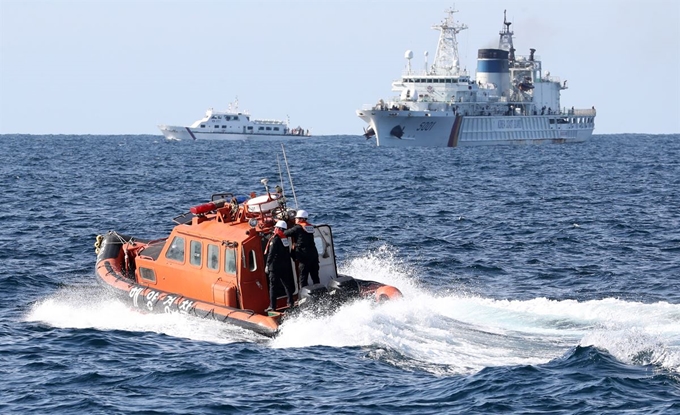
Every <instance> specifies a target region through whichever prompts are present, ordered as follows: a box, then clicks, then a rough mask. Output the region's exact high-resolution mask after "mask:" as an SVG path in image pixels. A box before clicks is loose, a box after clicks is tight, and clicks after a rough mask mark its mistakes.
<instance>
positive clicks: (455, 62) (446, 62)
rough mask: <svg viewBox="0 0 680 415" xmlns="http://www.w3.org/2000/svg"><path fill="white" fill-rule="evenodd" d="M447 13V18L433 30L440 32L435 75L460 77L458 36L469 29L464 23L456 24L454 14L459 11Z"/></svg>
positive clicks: (434, 64) (434, 69)
mask: <svg viewBox="0 0 680 415" xmlns="http://www.w3.org/2000/svg"><path fill="white" fill-rule="evenodd" d="M446 12H447V13H448V15H447V16H446V18H445V19H444V20H443V21H442V22H441V23H440V24H438V25H434V26H432V28H433V29H435V30H439V31H440V33H439V43H438V44H437V53H436V54H435V56H434V63H433V64H432V72H431V73H432V74H433V75H449V74H452V75H458V74H459V73H460V64H459V59H458V40H456V35H457V34H458V33H460V31H461V30H465V29H467V28H468V27H467V25H465V24H463V23H456V22H455V20H454V18H453V14H454V13H457V12H458V10H454V9H447V10H446Z"/></svg>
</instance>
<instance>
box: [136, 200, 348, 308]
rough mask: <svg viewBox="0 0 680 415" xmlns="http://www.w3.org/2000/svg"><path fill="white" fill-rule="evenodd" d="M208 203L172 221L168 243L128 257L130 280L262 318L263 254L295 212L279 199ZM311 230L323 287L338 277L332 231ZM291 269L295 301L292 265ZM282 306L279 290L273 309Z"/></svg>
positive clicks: (265, 301)
mask: <svg viewBox="0 0 680 415" xmlns="http://www.w3.org/2000/svg"><path fill="white" fill-rule="evenodd" d="M252 196H254V195H252ZM211 199H212V200H211V201H210V202H209V203H206V204H202V205H199V206H195V207H193V208H191V211H190V212H188V213H186V214H183V215H180V216H178V217H177V218H175V221H176V223H177V226H175V228H174V229H173V231H172V232H171V234H170V235H169V236H168V237H167V238H165V239H161V240H157V241H150V242H148V243H146V244H142V245H140V246H139V248H138V249H137V251H136V252H134V253H132V254H133V255H134V256H135V260H134V279H135V281H136V283H137V284H138V285H141V286H145V287H148V288H150V289H153V290H155V291H162V292H167V293H177V294H180V295H182V296H184V297H187V298H191V299H194V300H198V301H203V302H207V303H213V304H216V305H221V306H227V307H233V308H237V309H244V310H253V311H255V312H258V313H261V312H263V311H264V310H265V309H266V308H267V307H268V306H269V289H268V281H267V275H266V274H265V273H264V268H265V260H266V258H265V254H264V249H265V247H266V244H267V241H268V240H269V238H270V237H271V235H272V231H273V228H274V224H275V223H276V221H277V220H285V221H287V222H288V224H289V226H292V224H293V218H294V216H295V211H294V210H292V209H288V208H286V205H285V198H283V197H282V196H281V195H280V194H278V193H273V194H272V193H269V192H267V193H266V194H264V195H260V196H254V197H251V198H249V199H247V200H246V199H245V198H237V197H235V196H234V195H232V194H229V193H221V194H216V195H213V196H212V198H211ZM315 228H316V229H315V234H314V239H315V242H316V246H317V250H318V252H319V278H320V279H321V282H322V283H323V284H327V283H328V281H330V280H331V279H333V278H336V277H337V269H336V263H335V252H334V249H333V238H332V233H331V228H330V226H328V225H317V226H316V227H315ZM291 268H292V270H293V275H294V277H295V286H296V291H295V295H297V294H298V289H297V287H299V282H298V276H297V272H296V268H297V267H296V266H295V264H294V263H293V261H291ZM129 271H131V270H129ZM128 273H129V274H131V273H130V272H128ZM285 304H286V300H285V295H284V292H283V290H281V293H280V294H279V299H278V300H277V306H279V307H283V306H284V305H285Z"/></svg>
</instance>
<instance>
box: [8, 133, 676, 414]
mask: <svg viewBox="0 0 680 415" xmlns="http://www.w3.org/2000/svg"><path fill="white" fill-rule="evenodd" d="M0 172H1V174H0V186H1V187H2V192H0V206H1V207H2V209H0V224H1V227H0V292H1V293H2V301H1V302H0V316H1V317H0V357H1V358H0V373H1V374H2V375H1V376H0V413H2V414H367V415H368V414H498V413H504V414H505V413H507V414H678V413H680V135H678V134H675V135H645V134H620V135H618V134H617V135H614V134H612V135H594V136H593V137H592V139H591V140H590V141H588V142H586V143H581V144H565V145H525V146H494V147H472V148H408V149H405V148H399V149H397V148H383V147H376V146H375V142H374V141H373V140H366V139H364V138H363V137H362V136H349V135H346V136H321V137H312V138H309V139H298V140H291V141H287V142H285V143H282V142H266V143H264V142H208V141H194V142H189V141H168V140H166V139H165V138H163V137H162V136H160V135H158V136H156V135H114V136H106V135H2V136H0ZM263 178H268V179H269V184H270V186H273V185H275V184H283V188H284V191H285V193H286V196H287V198H288V202H289V205H294V206H297V207H299V208H303V209H305V210H307V211H308V212H309V214H310V221H311V222H312V223H315V224H328V225H330V226H331V227H332V229H333V235H334V238H335V247H336V256H337V267H338V270H339V272H341V273H343V274H348V275H352V276H355V277H357V278H362V279H369V280H375V281H379V282H384V283H388V284H391V285H394V286H396V287H398V288H399V289H400V290H401V291H402V292H403V294H404V298H403V299H401V300H398V301H393V302H387V303H384V304H380V305H378V304H373V303H370V302H368V301H357V302H354V303H351V304H347V305H345V306H343V307H341V308H340V309H338V310H337V312H335V313H333V314H331V315H323V316H316V315H300V316H298V317H295V318H293V319H289V320H287V321H286V322H285V323H284V324H283V327H282V330H281V332H280V334H279V335H278V336H277V337H275V338H273V339H270V338H266V337H263V336H260V335H258V334H255V333H252V332H249V331H245V330H243V329H240V328H237V327H233V326H229V325H225V324H223V323H218V322H215V321H212V320H202V319H198V318H195V317H189V316H186V315H180V314H140V313H139V312H137V311H135V310H132V309H130V308H129V307H128V306H127V305H126V304H125V303H122V302H120V301H118V300H117V299H115V298H112V297H111V296H110V295H109V293H108V291H107V290H106V289H105V288H103V287H102V286H101V285H100V284H99V283H98V282H97V281H96V278H95V274H94V263H95V252H94V242H95V238H96V236H97V235H100V234H104V233H105V232H107V231H109V230H116V231H119V232H121V233H124V234H128V235H134V236H137V237H139V238H143V239H144V238H145V239H155V238H162V237H164V236H166V235H167V234H168V233H169V232H170V231H171V229H172V228H173V225H174V223H173V222H172V218H173V217H175V216H177V215H179V214H182V213H185V212H187V211H188V210H189V208H190V207H191V206H194V205H197V204H200V203H204V202H206V201H208V200H210V196H211V194H213V193H218V192H233V193H235V194H243V195H248V194H249V193H250V192H257V193H258V194H260V193H261V192H263V190H264V188H263V186H262V184H261V182H260V181H261V179H263Z"/></svg>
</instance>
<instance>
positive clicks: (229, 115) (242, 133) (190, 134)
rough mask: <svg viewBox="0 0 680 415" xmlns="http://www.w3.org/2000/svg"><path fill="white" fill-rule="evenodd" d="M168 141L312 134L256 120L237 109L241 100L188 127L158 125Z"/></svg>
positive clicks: (206, 114)
mask: <svg viewBox="0 0 680 415" xmlns="http://www.w3.org/2000/svg"><path fill="white" fill-rule="evenodd" d="M158 128H159V129H160V130H161V132H162V133H163V135H164V136H165V138H167V139H169V140H258V141H259V140H276V139H282V138H284V139H287V138H304V137H309V136H310V133H309V130H305V129H303V128H301V127H296V128H290V127H289V126H288V121H280V120H257V119H254V118H250V114H249V113H248V112H247V111H244V112H241V111H240V110H239V109H238V99H237V100H236V101H235V102H233V103H231V104H230V105H229V108H228V109H227V110H226V111H215V110H213V109H212V108H210V109H208V111H206V113H205V116H204V117H203V118H201V119H200V120H198V121H196V122H194V123H193V124H192V125H191V126H189V127H181V126H175V125H159V126H158Z"/></svg>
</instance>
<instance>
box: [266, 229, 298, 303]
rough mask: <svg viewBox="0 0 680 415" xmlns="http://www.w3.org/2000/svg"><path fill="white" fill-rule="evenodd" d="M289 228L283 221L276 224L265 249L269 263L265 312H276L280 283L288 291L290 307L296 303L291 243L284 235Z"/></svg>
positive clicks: (267, 267) (267, 265)
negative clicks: (278, 283) (278, 284)
mask: <svg viewBox="0 0 680 415" xmlns="http://www.w3.org/2000/svg"><path fill="white" fill-rule="evenodd" d="M287 228H288V226H287V225H286V222H284V221H282V220H280V221H278V222H276V225H275V226H274V234H273V235H272V237H271V238H270V239H269V242H268V243H267V248H266V249H265V255H266V256H267V263H266V266H265V268H264V272H265V273H266V274H267V276H268V277H269V308H268V309H266V310H265V311H271V310H276V286H277V282H280V283H281V285H283V288H284V289H285V290H286V296H287V297H288V307H292V306H293V305H294V303H295V301H294V300H293V293H294V292H295V283H294V281H293V269H292V268H291V264H290V242H289V241H288V237H287V236H286V235H284V233H283V232H284V231H285V230H286V229H287Z"/></svg>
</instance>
